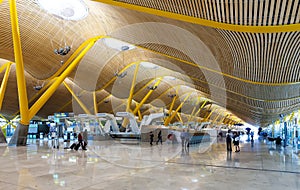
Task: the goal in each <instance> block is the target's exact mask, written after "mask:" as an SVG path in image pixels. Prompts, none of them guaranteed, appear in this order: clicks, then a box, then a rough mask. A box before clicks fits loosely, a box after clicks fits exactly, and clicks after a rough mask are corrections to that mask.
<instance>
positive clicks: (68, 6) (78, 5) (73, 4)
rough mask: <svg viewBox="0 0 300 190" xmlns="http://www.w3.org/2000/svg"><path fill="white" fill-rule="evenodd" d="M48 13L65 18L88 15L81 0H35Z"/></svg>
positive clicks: (74, 18)
mask: <svg viewBox="0 0 300 190" xmlns="http://www.w3.org/2000/svg"><path fill="white" fill-rule="evenodd" d="M37 3H38V5H39V6H40V7H41V8H42V9H44V10H46V11H47V12H48V13H50V14H53V15H56V16H58V17H60V18H62V19H65V20H81V19H84V18H85V17H86V16H87V15H88V7H87V6H86V4H85V3H84V2H83V1H82V0H51V1H49V0H37Z"/></svg>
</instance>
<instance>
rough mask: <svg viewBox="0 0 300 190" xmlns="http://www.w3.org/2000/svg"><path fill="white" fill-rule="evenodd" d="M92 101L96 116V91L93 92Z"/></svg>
mask: <svg viewBox="0 0 300 190" xmlns="http://www.w3.org/2000/svg"><path fill="white" fill-rule="evenodd" d="M93 100H94V114H95V115H96V114H97V113H98V106H97V96H96V91H94V92H93Z"/></svg>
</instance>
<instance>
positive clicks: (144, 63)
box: [140, 61, 159, 69]
mask: <svg viewBox="0 0 300 190" xmlns="http://www.w3.org/2000/svg"><path fill="white" fill-rule="evenodd" d="M140 64H141V65H142V66H143V67H145V68H147V69H158V68H159V66H158V65H155V64H153V63H150V62H146V61H143V62H141V63H140Z"/></svg>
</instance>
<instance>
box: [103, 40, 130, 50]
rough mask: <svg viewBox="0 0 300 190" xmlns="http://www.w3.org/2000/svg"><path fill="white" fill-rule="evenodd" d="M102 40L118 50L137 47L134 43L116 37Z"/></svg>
mask: <svg viewBox="0 0 300 190" xmlns="http://www.w3.org/2000/svg"><path fill="white" fill-rule="evenodd" d="M102 40H103V42H104V44H105V45H106V46H108V47H110V48H112V49H115V50H118V51H126V50H131V49H134V48H135V46H134V45H132V44H129V43H127V42H123V41H121V40H117V39H114V38H103V39H102Z"/></svg>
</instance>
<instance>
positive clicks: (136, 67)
mask: <svg viewBox="0 0 300 190" xmlns="http://www.w3.org/2000/svg"><path fill="white" fill-rule="evenodd" d="M139 66H140V64H139V63H137V64H136V65H135V70H134V75H133V79H132V83H131V88H130V92H129V97H128V101H127V107H126V111H127V112H131V111H132V110H131V108H130V107H131V102H132V97H133V93H134V86H135V81H136V77H137V74H138V71H139Z"/></svg>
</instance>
